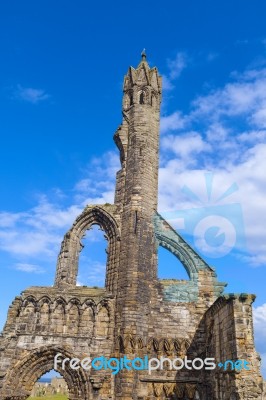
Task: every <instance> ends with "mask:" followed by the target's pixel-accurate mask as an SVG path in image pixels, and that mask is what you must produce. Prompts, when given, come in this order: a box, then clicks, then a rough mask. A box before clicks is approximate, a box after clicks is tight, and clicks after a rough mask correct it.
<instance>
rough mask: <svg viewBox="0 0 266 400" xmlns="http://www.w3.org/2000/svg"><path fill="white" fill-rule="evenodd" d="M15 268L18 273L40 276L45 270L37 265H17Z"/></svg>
mask: <svg viewBox="0 0 266 400" xmlns="http://www.w3.org/2000/svg"><path fill="white" fill-rule="evenodd" d="M14 267H15V269H17V270H18V271H23V272H27V273H34V274H40V273H43V272H44V270H43V269H42V268H41V267H40V266H39V265H35V264H26V263H16V264H15V266H14Z"/></svg>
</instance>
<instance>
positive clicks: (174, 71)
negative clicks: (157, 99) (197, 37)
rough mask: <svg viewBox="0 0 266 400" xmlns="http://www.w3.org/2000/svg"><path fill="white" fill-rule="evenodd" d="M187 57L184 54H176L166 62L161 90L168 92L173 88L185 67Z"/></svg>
mask: <svg viewBox="0 0 266 400" xmlns="http://www.w3.org/2000/svg"><path fill="white" fill-rule="evenodd" d="M187 63H188V56H187V54H186V53H184V52H178V53H177V54H176V56H175V57H174V58H169V59H168V60H167V73H166V74H163V75H162V77H163V90H164V91H170V90H172V89H174V87H175V81H176V80H177V79H178V78H179V77H180V75H181V73H182V71H183V70H184V69H185V68H186V67H187Z"/></svg>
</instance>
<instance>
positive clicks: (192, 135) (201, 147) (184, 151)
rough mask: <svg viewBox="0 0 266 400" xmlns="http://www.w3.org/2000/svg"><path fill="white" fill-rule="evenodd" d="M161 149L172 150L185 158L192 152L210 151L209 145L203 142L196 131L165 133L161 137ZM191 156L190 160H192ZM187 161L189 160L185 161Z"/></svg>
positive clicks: (190, 155)
mask: <svg viewBox="0 0 266 400" xmlns="http://www.w3.org/2000/svg"><path fill="white" fill-rule="evenodd" d="M161 144H162V149H163V150H166V151H171V152H173V153H174V154H175V155H176V156H177V157H179V158H183V159H187V158H188V157H192V154H197V153H202V152H206V151H210V149H211V146H210V145H209V144H208V143H206V142H204V140H203V139H202V137H201V135H200V134H199V133H198V132H188V133H186V134H183V135H176V136H174V135H167V136H165V137H163V138H162V141H161ZM192 160H193V158H192V159H191V160H190V161H192ZM187 162H189V161H187Z"/></svg>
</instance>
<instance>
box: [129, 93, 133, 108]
mask: <svg viewBox="0 0 266 400" xmlns="http://www.w3.org/2000/svg"><path fill="white" fill-rule="evenodd" d="M129 99H130V101H129V105H130V106H133V94H131V95H130V96H129Z"/></svg>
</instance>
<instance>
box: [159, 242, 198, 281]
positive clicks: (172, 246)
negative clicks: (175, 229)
mask: <svg viewBox="0 0 266 400" xmlns="http://www.w3.org/2000/svg"><path fill="white" fill-rule="evenodd" d="M156 238H157V243H158V245H159V246H162V247H164V248H165V249H167V250H169V251H170V252H171V253H172V254H174V255H175V256H176V257H177V258H178V260H179V261H180V262H181V263H182V264H183V266H184V268H185V270H186V271H187V273H188V276H189V278H190V279H191V280H196V278H197V272H198V271H197V267H196V265H195V263H194V261H193V258H192V257H191V255H190V254H189V252H188V251H187V250H186V249H184V248H183V247H182V246H180V244H179V243H177V242H176V241H174V240H172V239H170V238H168V237H167V236H164V235H162V234H157V235H156Z"/></svg>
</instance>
